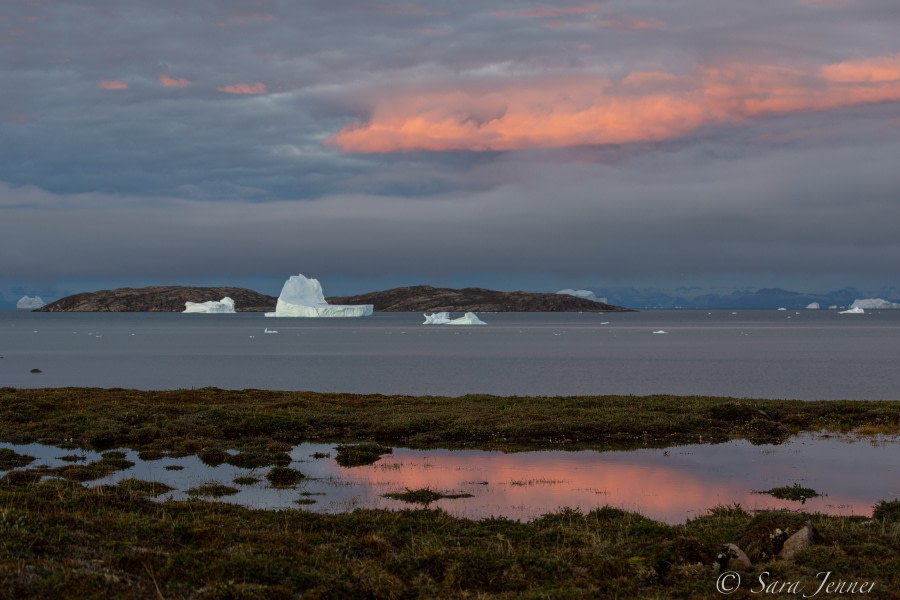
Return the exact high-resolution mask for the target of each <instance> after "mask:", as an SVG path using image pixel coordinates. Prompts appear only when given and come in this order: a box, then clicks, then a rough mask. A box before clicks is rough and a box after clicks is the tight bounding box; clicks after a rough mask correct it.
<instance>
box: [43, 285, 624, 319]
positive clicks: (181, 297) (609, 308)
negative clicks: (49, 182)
mask: <svg viewBox="0 0 900 600" xmlns="http://www.w3.org/2000/svg"><path fill="white" fill-rule="evenodd" d="M225 296H228V297H230V298H231V299H232V300H234V302H235V310H236V311H238V312H267V311H274V310H275V304H276V302H277V301H278V298H276V297H275V296H268V295H265V294H260V293H259V292H256V291H253V290H250V289H246V288H235V287H191V286H152V287H144V288H117V289H113V290H100V291H97V292H84V293H80V294H73V295H71V296H66V297H65V298H61V299H59V300H56V301H55V302H51V303H49V304H47V305H45V306H43V307H42V308H39V309H36V311H35V312H182V311H183V310H184V303H185V302H206V301H209V300H221V299H222V298H223V297H225ZM326 300H327V301H328V303H329V304H351V305H352V304H372V305H374V308H375V310H376V311H381V312H423V311H425V312H443V311H447V312H590V311H596V312H624V311H629V310H631V309H628V308H625V307H621V306H613V305H611V304H606V303H604V302H596V301H593V300H588V299H586V298H580V297H577V296H570V295H567V294H554V293H530V292H521V291H515V292H500V291H496V290H488V289H484V288H463V289H451V288H436V287H432V286H430V285H419V286H410V287H400V288H393V289H389V290H383V291H379V292H370V293H367V294H360V295H357V296H335V297H329V298H326Z"/></svg>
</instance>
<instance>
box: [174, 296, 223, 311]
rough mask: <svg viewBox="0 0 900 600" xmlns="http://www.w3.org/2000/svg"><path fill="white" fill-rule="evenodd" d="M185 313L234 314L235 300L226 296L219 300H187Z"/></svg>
mask: <svg viewBox="0 0 900 600" xmlns="http://www.w3.org/2000/svg"><path fill="white" fill-rule="evenodd" d="M181 312H183V313H200V314H207V315H224V314H234V300H232V299H231V298H229V297H228V296H225V297H224V298H222V299H221V300H219V301H216V300H210V301H209V302H185V303H184V310H183V311H181Z"/></svg>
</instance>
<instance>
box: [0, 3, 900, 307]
mask: <svg viewBox="0 0 900 600" xmlns="http://www.w3.org/2000/svg"><path fill="white" fill-rule="evenodd" d="M898 31H900V10H898V9H897V4H896V0H754V1H753V2H747V1H746V0H655V1H650V0H629V1H627V2H625V1H622V0H605V1H599V2H571V3H570V2H540V1H514V0H509V1H499V0H483V1H478V2H473V1H463V2H442V1H432V0H427V1H426V0H421V1H411V2H402V1H401V2H370V1H362V0H343V1H341V2H333V1H332V2H322V1H319V0H306V1H304V2H297V1H293V0H290V1H289V0H194V1H192V2H189V3H185V2H182V1H181V0H154V2H144V1H138V0H67V1H66V2H57V1H51V0H3V2H2V3H0V90H2V91H0V302H4V303H7V302H14V301H15V300H16V299H17V298H18V297H19V296H20V295H22V294H34V293H39V294H43V295H44V296H49V297H59V296H62V295H65V294H68V293H75V292H80V291H90V290H96V289H103V288H109V287H120V286H141V285H167V284H190V285H237V286H247V287H251V288H254V289H257V290H259V291H262V292H266V293H273V294H277V292H278V290H279V289H280V287H281V284H282V283H283V282H284V280H285V279H286V278H287V277H288V276H289V275H291V274H297V273H303V274H304V275H307V276H310V277H316V278H318V279H319V280H320V281H321V282H322V283H323V286H324V287H325V291H326V294H331V295H341V294H353V293H362V292H367V291H372V290H377V289H386V288H389V287H394V286H399V285H417V284H431V285H436V286H449V287H464V286H472V285H474V286H482V287H490V288H494V289H503V290H513V289H525V290H530V291H555V290H557V289H561V288H587V289H592V290H595V291H596V292H597V293H598V296H602V295H604V293H603V292H604V289H605V288H607V287H615V286H626V285H633V286H653V287H663V288H665V287H667V286H671V287H675V286H697V287H698V288H701V289H703V288H709V289H713V288H715V289H722V288H728V287H743V286H749V287H767V286H781V287H786V288H788V289H794V290H801V291H816V290H820V291H825V290H829V289H836V288H840V287H845V286H857V287H860V288H862V289H877V288H881V287H886V286H896V285H898V280H900V261H898V260H897V257H898V256H900V234H898V225H900V36H898V35H897V32H898Z"/></svg>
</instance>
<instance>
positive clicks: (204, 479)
mask: <svg viewBox="0 0 900 600" xmlns="http://www.w3.org/2000/svg"><path fill="white" fill-rule="evenodd" d="M897 441H898V440H897V439H896V438H880V439H878V440H877V441H875V442H872V441H869V440H856V441H854V440H851V439H848V438H841V437H824V436H819V435H808V434H807V435H802V436H797V437H794V438H792V439H791V441H789V442H787V443H785V444H781V445H774V446H773V445H762V446H754V445H752V444H750V443H748V442H746V441H734V442H729V443H726V444H717V445H689V446H678V447H673V448H668V449H643V450H634V451H621V452H594V451H580V452H564V451H539V452H519V453H511V454H505V453H502V452H485V451H478V450H410V449H404V448H395V449H394V452H393V454H389V455H385V456H383V457H382V458H381V459H380V460H379V461H378V462H376V463H374V464H372V465H367V466H361V467H352V468H344V467H341V466H339V465H338V464H337V463H336V462H335V458H334V457H335V456H336V452H335V451H334V447H333V446H332V445H330V444H301V445H299V446H297V447H295V448H294V450H293V451H292V452H291V457H292V458H293V460H294V463H293V464H292V466H293V467H294V468H297V469H299V470H300V471H302V472H303V473H304V474H305V475H306V476H307V479H306V480H304V481H303V483H302V484H301V485H299V486H298V487H296V488H291V489H276V488H272V487H271V486H270V485H269V483H268V481H266V479H265V474H266V472H267V471H268V469H255V470H251V469H243V468H238V467H233V466H231V465H227V464H223V465H220V466H217V467H211V466H209V465H205V464H203V463H202V462H201V461H200V460H199V459H198V458H197V457H196V456H188V457H182V458H163V459H160V460H154V461H143V460H140V459H139V458H137V454H136V453H135V452H132V451H127V454H128V458H129V459H130V460H132V461H134V462H135V463H136V464H135V466H134V467H133V468H130V469H127V470H123V471H119V472H117V473H115V474H113V475H111V476H109V477H105V478H103V479H100V480H97V481H95V482H91V483H90V484H89V485H97V484H104V483H116V482H117V481H119V480H121V479H126V478H130V477H136V478H139V479H145V480H150V481H159V482H162V483H165V484H167V485H169V486H172V487H173V488H175V490H174V491H172V492H170V493H166V494H164V495H162V496H161V497H160V499H167V498H171V499H172V500H183V499H187V498H188V496H187V494H186V493H185V492H186V490H188V489H190V488H193V487H196V486H198V485H201V484H203V483H208V482H219V483H224V484H226V485H232V486H234V487H236V488H239V490H240V491H239V492H238V493H237V494H235V495H233V496H227V497H225V498H222V499H221V500H220V501H222V502H229V503H235V504H241V505H244V506H248V507H253V508H266V509H285V508H298V507H299V506H298V504H297V503H296V501H297V500H303V499H307V500H315V503H313V504H308V505H303V506H302V508H303V509H304V510H312V511H321V512H329V513H337V512H344V511H348V510H353V509H355V508H388V509H401V508H409V507H411V506H413V507H414V506H415V505H410V504H407V503H404V502H402V501H399V500H392V499H388V498H384V497H383V494H386V493H389V492H398V491H399V492H402V491H404V490H405V489H407V488H408V489H418V488H422V487H429V488H431V489H432V490H435V491H441V492H455V493H460V492H465V493H469V494H472V497H471V498H457V499H446V500H438V501H436V502H434V503H432V504H431V505H430V506H432V507H440V508H442V509H444V510H446V511H447V512H449V513H450V514H453V515H457V516H462V517H468V518H476V519H479V518H485V517H490V516H504V517H508V518H512V519H517V520H530V519H533V518H536V517H539V516H540V515H542V514H544V513H547V512H553V511H556V510H558V509H559V508H562V507H572V508H579V509H582V510H583V511H589V510H592V509H594V508H598V507H602V506H605V505H610V506H615V507H619V508H622V509H625V510H629V511H636V512H640V513H641V514H644V515H646V516H648V517H650V518H652V519H655V520H659V521H665V522H669V523H681V522H684V521H685V520H686V519H689V518H693V517H696V516H700V515H702V514H704V512H705V511H706V510H707V509H709V508H712V507H714V506H716V505H728V504H733V503H737V504H740V505H741V506H743V507H744V508H746V509H748V510H749V509H762V508H791V509H800V508H802V509H803V510H805V511H808V512H823V513H829V514H838V515H871V513H872V506H873V505H874V504H875V503H876V502H877V501H878V500H893V499H895V498H897V497H900V453H898V452H897ZM0 447H5V448H10V449H13V450H15V451H16V452H19V453H22V454H29V455H31V456H35V457H37V458H38V460H36V461H34V463H32V464H31V465H29V468H30V467H34V466H38V465H41V464H43V465H48V466H51V467H55V466H61V465H63V464H67V463H65V462H64V461H62V460H59V459H58V458H57V457H59V456H63V455H66V454H73V451H71V450H63V449H59V448H53V447H49V446H41V445H38V444H29V445H12V444H0ZM317 452H319V453H325V454H329V455H330V456H328V457H325V458H318V459H317V458H314V457H313V455H314V454H315V453H317ZM74 453H75V454H82V455H85V456H86V460H85V461H84V462H90V461H91V460H96V459H99V456H100V455H99V453H96V452H90V451H76V452H74ZM172 465H178V466H181V467H183V469H182V470H179V471H173V470H168V469H166V468H165V467H167V466H172ZM246 475H251V476H255V477H257V478H259V481H258V482H257V483H254V484H251V485H235V484H233V483H232V482H233V480H234V479H235V478H236V477H240V476H246ZM794 483H799V484H801V485H803V486H804V487H811V488H813V489H815V490H816V491H818V492H819V493H820V494H824V496H822V497H819V498H812V499H809V500H808V501H807V502H806V503H805V505H802V506H801V504H800V503H799V502H792V501H788V500H778V499H775V498H772V497H770V496H768V495H762V494H758V493H756V491H758V490H767V489H770V488H772V487H778V486H785V485H793V484H794Z"/></svg>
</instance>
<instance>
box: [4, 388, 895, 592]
mask: <svg viewBox="0 0 900 600" xmlns="http://www.w3.org/2000/svg"><path fill="white" fill-rule="evenodd" d="M801 431H826V432H841V433H852V434H858V435H870V434H876V433H877V434H887V435H890V434H896V433H898V432H900V402H794V401H769V400H746V399H741V400H737V399H730V398H700V397H673V396H653V397H628V396H610V397H580V398H498V397H493V396H465V397H462V398H435V397H427V398H413V397H402V396H349V395H326V394H306V393H282V392H266V391H257V390H246V391H224V390H215V389H201V390H179V391H171V392H139V391H132V390H120V389H118V390H117V389H112V390H98V389H54V390H46V389H45V390H41V389H33V390H18V389H12V388H2V389H0V441H4V442H10V443H29V442H41V443H46V444H52V445H56V446H64V447H68V448H71V449H72V454H71V456H72V457H74V460H73V461H72V462H71V463H67V464H65V465H64V466H61V467H57V468H54V469H49V468H43V469H38V468H35V467H32V466H31V465H30V462H31V461H30V460H29V459H30V457H27V456H24V455H21V454H17V453H15V452H12V451H7V452H3V453H0V460H2V461H3V465H4V466H3V468H2V469H0V470H5V471H7V472H6V474H5V475H4V476H3V477H2V478H0V580H2V581H3V585H2V586H0V598H91V597H131V598H293V597H297V596H302V597H309V598H416V597H429V598H466V597H469V598H520V597H524V598H529V597H530V598H548V597H549V598H596V597H620V598H630V597H652V598H667V597H697V598H707V597H715V596H716V595H717V592H716V591H715V581H716V577H717V575H718V573H719V569H720V566H719V564H718V562H717V557H718V556H720V555H721V552H722V547H723V545H724V544H727V543H734V544H737V545H738V546H739V547H741V548H742V549H743V550H744V551H745V552H746V553H747V555H748V556H749V558H750V560H751V561H752V563H753V565H752V567H750V568H749V570H748V571H747V572H745V573H743V578H744V581H745V585H744V586H743V587H742V588H741V590H739V591H738V592H737V593H736V594H735V595H734V597H750V593H751V589H752V586H753V583H754V582H756V581H757V578H758V576H759V575H760V574H761V573H764V572H768V575H767V580H768V581H781V582H793V581H801V582H804V583H805V587H806V588H808V589H807V591H808V592H812V591H814V590H815V589H816V587H817V583H818V582H819V580H817V579H816V574H817V573H821V572H823V571H831V572H833V573H834V574H835V575H836V576H840V577H841V578H843V579H845V580H855V581H874V582H875V586H874V588H873V589H872V591H871V592H870V593H868V594H867V597H870V598H890V597H894V595H895V594H896V590H898V589H900V551H898V548H900V500H892V499H885V500H883V501H882V502H879V503H878V505H877V506H875V507H874V511H873V516H872V517H871V518H869V517H847V516H826V515H821V514H807V513H804V512H802V511H764V512H756V513H751V512H748V511H746V510H745V509H744V508H742V507H740V506H719V507H716V508H713V509H711V510H709V511H708V512H706V513H705V514H703V515H702V516H698V517H697V518H695V519H691V520H689V521H688V522H686V523H684V524H680V525H668V524H664V523H658V522H655V521H652V520H650V519H648V518H645V517H643V516H641V515H639V514H636V513H633V512H627V511H623V510H620V509H618V508H612V507H603V508H598V509H596V510H593V511H590V512H586V513H585V512H580V511H578V510H572V509H560V510H559V511H557V512H555V513H552V514H547V515H544V516H543V517H540V518H538V519H536V520H534V521H531V522H517V521H513V520H510V519H504V518H492V519H485V520H480V521H472V520H467V519H461V518H455V517H451V516H449V515H448V514H446V513H445V512H443V511H441V510H432V509H430V508H427V504H428V503H427V502H425V503H424V505H425V506H426V507H425V508H412V507H413V506H417V505H416V504H411V505H410V506H411V508H410V509H409V510H401V511H395V512H391V511H381V510H356V511H354V512H350V513H346V514H319V513H313V512H309V511H307V510H304V505H303V504H302V503H304V502H305V503H308V502H310V501H313V499H312V498H307V497H305V496H303V495H302V494H300V495H299V496H300V500H299V501H298V503H297V504H296V508H293V509H289V510H281V511H267V510H255V509H248V508H242V507H238V506H233V505H229V504H227V503H222V502H218V501H216V500H215V496H217V495H219V494H223V493H225V494H227V493H232V491H233V490H234V491H236V490H235V488H231V487H230V486H223V485H221V484H218V485H219V486H220V487H217V488H213V487H212V486H201V487H199V488H196V489H195V490H193V492H194V494H192V499H190V500H186V501H177V502H175V501H168V500H166V499H165V497H166V492H167V491H169V490H168V489H167V488H166V487H165V486H163V485H161V484H160V483H158V482H153V481H142V480H136V479H126V480H123V481H120V482H119V483H118V484H116V485H100V486H97V487H86V486H85V485H83V482H84V481H89V480H91V479H97V478H100V477H103V476H105V475H106V474H109V473H114V472H116V471H118V470H121V469H124V468H127V466H128V465H129V461H128V460H127V459H126V457H125V455H124V454H122V453H121V452H120V451H118V450H116V449H120V448H132V449H134V450H137V451H138V452H142V453H144V452H146V453H149V454H148V456H158V457H163V456H176V455H187V454H194V455H199V456H201V457H205V460H208V461H210V462H211V463H216V462H217V461H221V462H231V461H234V462H235V463H239V464H242V465H245V464H246V465H252V466H255V467H259V468H263V467H268V469H267V471H266V472H267V473H269V474H271V475H272V476H273V477H274V478H275V479H277V480H279V481H283V482H285V484H286V485H292V484H291V481H294V482H296V481H297V480H299V479H300V477H301V476H302V474H299V473H297V472H291V471H292V470H291V469H290V467H289V466H288V465H287V464H285V456H286V453H287V452H288V451H289V450H290V448H291V447H292V446H293V445H294V444H297V443H300V442H303V441H328V442H335V443H343V444H346V445H347V446H348V447H350V448H352V447H354V446H359V445H360V444H376V445H380V446H381V449H385V448H387V449H388V450H389V449H390V446H401V445H402V446H407V447H418V448H431V447H445V448H481V449H502V450H507V451H515V450H526V449H580V448H596V449H608V448H615V449H628V448H639V447H651V446H655V447H660V446H669V445H676V444H684V443H697V442H703V443H717V442H722V441H725V440H728V439H735V438H743V439H748V440H750V441H751V442H754V443H777V442H779V441H783V440H785V439H787V437H789V436H790V435H791V434H793V433H797V432H801ZM81 449H94V450H100V451H103V452H104V453H103V454H102V455H101V456H100V458H99V459H98V460H95V461H93V462H89V463H87V464H81V463H83V462H84V461H83V460H78V457H79V456H81V455H79V454H78V451H79V450H81ZM378 451H380V449H379V450H378ZM236 457H242V458H236ZM288 459H289V457H288ZM285 469H287V470H285ZM243 483H245V482H240V484H243ZM247 483H249V482H247ZM411 492H412V493H413V494H414V496H415V497H416V499H417V500H425V499H426V495H427V496H429V497H431V495H432V494H435V493H436V492H435V491H433V490H428V489H423V490H411ZM428 492H430V493H431V494H428ZM410 499H412V498H410ZM414 502H415V500H414ZM807 521H809V522H811V523H812V525H813V527H814V528H815V531H816V537H815V540H814V542H813V544H812V545H811V546H810V547H808V548H807V549H805V550H803V551H802V552H800V554H798V555H797V556H796V557H795V558H794V559H792V560H780V559H778V558H777V555H778V551H779V548H778V547H777V546H778V544H779V543H783V540H784V538H786V536H787V535H789V534H791V533H792V532H795V531H798V530H799V529H800V528H801V527H803V526H804V525H805V524H806V523H807ZM757 587H758V586H757Z"/></svg>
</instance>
